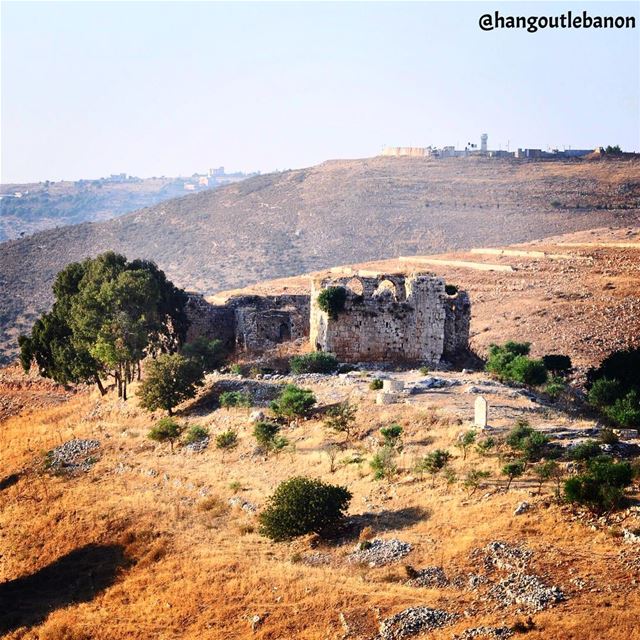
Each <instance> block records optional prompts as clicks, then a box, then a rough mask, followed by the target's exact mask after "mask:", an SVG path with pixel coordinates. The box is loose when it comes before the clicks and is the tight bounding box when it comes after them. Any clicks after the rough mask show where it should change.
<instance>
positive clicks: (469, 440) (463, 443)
mask: <svg viewBox="0 0 640 640" xmlns="http://www.w3.org/2000/svg"><path fill="white" fill-rule="evenodd" d="M477 435H478V432H477V431H474V430H473V429H470V430H469V431H465V432H464V433H463V434H462V435H461V436H460V437H459V438H458V441H457V442H456V447H458V449H460V450H461V451H462V459H463V460H466V459H467V452H468V451H469V447H470V446H471V445H472V444H473V443H474V442H475V441H476V437H477Z"/></svg>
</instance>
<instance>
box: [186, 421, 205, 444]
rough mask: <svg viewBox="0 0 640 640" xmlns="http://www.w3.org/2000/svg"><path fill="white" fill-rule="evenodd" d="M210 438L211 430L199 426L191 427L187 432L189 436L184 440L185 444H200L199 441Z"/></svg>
mask: <svg viewBox="0 0 640 640" xmlns="http://www.w3.org/2000/svg"><path fill="white" fill-rule="evenodd" d="M208 437H209V429H207V428H206V427H201V426H200V425H198V424H194V425H191V426H190V427H189V429H188V430H187V434H186V436H185V438H184V443H185V444H193V443H194V442H198V440H204V439H205V438H208Z"/></svg>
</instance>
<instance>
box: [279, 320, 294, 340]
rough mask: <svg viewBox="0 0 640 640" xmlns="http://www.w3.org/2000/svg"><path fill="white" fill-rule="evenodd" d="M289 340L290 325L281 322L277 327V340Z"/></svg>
mask: <svg viewBox="0 0 640 640" xmlns="http://www.w3.org/2000/svg"><path fill="white" fill-rule="evenodd" d="M289 340H291V327H290V326H289V325H288V324H287V323H286V322H282V323H281V324H280V328H279V329H278V342H287V341H289Z"/></svg>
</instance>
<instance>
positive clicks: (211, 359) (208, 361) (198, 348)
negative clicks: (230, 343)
mask: <svg viewBox="0 0 640 640" xmlns="http://www.w3.org/2000/svg"><path fill="white" fill-rule="evenodd" d="M182 353H183V355H184V356H186V357H187V358H189V359H190V360H195V361H196V362H197V363H198V364H199V365H200V367H201V368H202V370H203V371H205V372H209V371H213V370H214V369H219V368H220V367H221V366H222V365H223V364H224V360H225V350H224V349H223V347H222V342H221V341H220V340H209V339H208V338H205V337H204V336H200V337H199V338H196V339H195V340H193V341H192V342H188V343H187V344H185V345H184V346H183V347H182Z"/></svg>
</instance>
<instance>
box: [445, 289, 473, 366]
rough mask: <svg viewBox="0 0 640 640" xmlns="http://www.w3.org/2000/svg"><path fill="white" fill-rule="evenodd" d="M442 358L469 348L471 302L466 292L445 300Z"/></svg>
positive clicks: (460, 292) (459, 292)
mask: <svg viewBox="0 0 640 640" xmlns="http://www.w3.org/2000/svg"><path fill="white" fill-rule="evenodd" d="M445 312H446V318H445V330H444V356H445V358H446V357H451V356H454V355H455V354H456V353H460V352H461V351H464V350H465V349H467V347H468V346H469V327H470V324H471V301H470V300H469V295H468V294H467V292H466V291H458V293H457V294H456V295H455V296H451V297H449V299H447V300H445Z"/></svg>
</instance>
